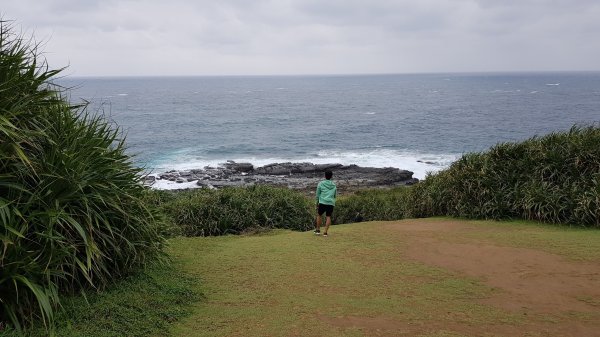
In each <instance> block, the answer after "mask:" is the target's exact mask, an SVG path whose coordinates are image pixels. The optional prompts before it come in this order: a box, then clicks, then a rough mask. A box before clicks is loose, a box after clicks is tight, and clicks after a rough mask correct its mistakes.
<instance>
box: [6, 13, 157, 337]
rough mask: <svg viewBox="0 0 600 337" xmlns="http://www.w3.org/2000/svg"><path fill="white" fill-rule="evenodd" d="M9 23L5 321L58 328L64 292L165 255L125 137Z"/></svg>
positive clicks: (18, 325) (107, 279)
mask: <svg viewBox="0 0 600 337" xmlns="http://www.w3.org/2000/svg"><path fill="white" fill-rule="evenodd" d="M40 59H41V57H40V55H39V54H38V51H37V49H36V46H35V45H32V43H31V41H29V40H24V39H23V38H22V37H21V36H19V35H16V34H14V33H13V32H12V29H11V27H10V25H9V24H7V23H6V22H0V239H1V241H2V244H1V248H0V309H1V310H0V322H4V323H6V322H10V323H11V324H12V325H13V326H14V327H15V328H16V329H20V328H21V327H22V324H23V323H24V322H28V321H32V320H33V319H35V318H41V319H42V320H43V321H44V323H45V324H47V325H48V326H50V325H51V323H52V319H53V316H54V311H55V309H56V308H57V306H58V305H59V300H60V297H61V296H62V295H61V294H63V293H72V292H76V291H79V290H81V289H84V288H88V287H93V288H102V287H104V286H105V285H106V284H108V283H110V282H112V281H113V280H115V279H118V278H119V277H120V276H123V275H125V274H127V273H129V272H130V271H132V270H133V269H136V268H138V267H140V266H142V265H144V264H145V263H146V262H147V261H149V260H152V259H154V258H155V257H158V256H160V255H161V253H160V251H161V246H162V244H163V238H162V237H161V235H160V231H161V229H160V226H161V222H160V221H156V219H155V214H156V212H155V211H153V210H152V209H149V208H147V206H146V204H145V203H143V202H142V199H141V197H142V196H143V194H144V193H145V189H144V187H142V185H141V184H140V173H141V172H140V169H138V168H135V167H134V166H133V165H132V164H131V162H130V158H129V157H128V156H127V155H125V154H124V150H125V147H124V143H123V139H122V137H121V133H120V131H118V130H117V129H114V128H111V125H109V124H108V123H107V122H106V121H105V120H104V119H102V118H101V117H97V116H91V115H89V114H87V113H86V112H85V109H84V107H81V106H73V105H71V104H70V103H69V102H68V100H67V98H66V97H65V96H66V94H67V91H66V90H65V89H62V88H60V87H58V86H56V85H53V84H52V80H53V78H55V77H56V75H57V74H59V72H60V70H49V69H48V66H47V64H46V63H45V62H44V61H40Z"/></svg>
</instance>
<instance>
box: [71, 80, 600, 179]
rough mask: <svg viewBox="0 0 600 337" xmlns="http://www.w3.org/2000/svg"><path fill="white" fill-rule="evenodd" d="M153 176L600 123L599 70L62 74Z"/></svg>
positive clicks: (343, 158)
mask: <svg viewBox="0 0 600 337" xmlns="http://www.w3.org/2000/svg"><path fill="white" fill-rule="evenodd" d="M59 83H60V84H62V85H65V86H67V87H70V88H72V90H71V91H70V95H71V97H70V99H71V100H72V101H73V102H81V101H82V100H85V101H89V102H90V105H89V107H88V109H89V110H90V111H92V112H99V113H103V114H104V115H105V116H106V117H107V118H109V119H110V120H111V121H114V122H115V123H116V124H118V125H119V126H120V127H121V128H122V130H123V131H125V133H126V137H127V144H128V147H129V148H128V151H129V152H130V153H131V154H135V159H134V160H135V161H136V164H138V165H141V166H143V167H145V168H146V169H147V170H148V171H151V172H162V171H166V170H170V169H188V168H201V167H204V166H206V165H217V164H218V163H222V162H224V161H226V160H235V161H239V162H241V161H245V162H252V163H253V164H255V165H264V164H267V163H272V162H284V161H292V162H302V161H309V162H313V163H330V162H339V163H342V164H358V165H361V166H373V167H386V166H393V167H399V168H402V169H408V170H411V171H414V172H415V176H416V177H417V178H423V177H424V176H425V174H426V172H429V171H437V170H439V169H442V168H444V167H447V166H448V165H449V164H450V163H451V162H452V161H453V160H455V159H456V158H457V157H458V156H460V155H461V154H463V153H466V152H474V151H482V150H486V149H488V148H489V147H490V146H493V145H494V144H496V143H498V142H512V141H520V140H524V139H526V138H529V137H532V136H534V135H543V134H547V133H549V132H553V131H563V130H568V129H569V128H570V127H572V126H573V125H574V124H579V125H590V124H594V123H598V122H600V73H598V72H589V73H588V72H573V73H570V72H557V73H498V74H482V73H479V74H410V75H356V76H350V75H348V76H265V77H261V76H252V77H122V78H102V77H99V78H83V77H67V78H63V79H60V80H59Z"/></svg>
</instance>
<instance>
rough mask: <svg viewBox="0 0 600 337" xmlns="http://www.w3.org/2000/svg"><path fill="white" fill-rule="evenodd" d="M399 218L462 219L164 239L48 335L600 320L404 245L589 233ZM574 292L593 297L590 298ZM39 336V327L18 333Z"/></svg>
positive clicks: (407, 330)
mask: <svg viewBox="0 0 600 337" xmlns="http://www.w3.org/2000/svg"><path fill="white" fill-rule="evenodd" d="M409 221H410V222H411V223H416V224H419V223H423V224H426V223H431V222H438V221H459V222H463V223H465V224H466V226H467V227H466V229H464V228H463V230H457V231H434V230H427V231H419V232H415V233H411V232H407V231H400V230H389V229H386V228H387V227H386V226H388V225H389V224H391V223H390V222H364V223H356V224H348V225H340V226H334V227H332V228H331V229H330V231H331V236H330V237H328V238H324V237H316V236H314V235H312V233H310V232H297V231H289V230H282V229H276V230H272V231H268V232H263V233H260V234H255V235H225V236H218V237H193V238H186V237H178V238H174V239H171V240H169V245H168V249H167V251H168V254H169V255H170V258H171V259H172V261H173V264H172V265H171V266H170V267H157V266H154V267H152V268H151V269H149V270H148V271H146V272H144V273H141V274H139V275H137V276H131V277H129V278H127V279H125V280H124V281H120V282H119V283H117V284H116V285H115V286H113V287H110V288H109V289H108V290H107V291H106V292H104V293H102V294H92V295H88V299H89V303H90V304H89V306H88V305H87V304H86V303H85V301H84V300H83V299H82V298H81V297H75V298H68V299H66V300H64V301H63V303H64V305H65V309H66V310H65V312H62V313H60V314H59V316H58V317H57V318H56V321H57V324H58V327H57V330H56V335H57V336H69V337H71V336H73V337H74V336H102V337H108V336H169V335H170V336H352V337H359V336H397V335H402V333H404V335H407V336H429V337H433V336H439V337H446V336H447V337H451V336H452V337H454V336H472V335H474V334H475V335H482V336H497V335H498V332H494V331H491V330H490V328H489V327H490V326H501V327H504V328H506V327H509V328H511V329H513V330H512V331H520V329H521V327H529V329H531V326H528V324H531V323H532V322H533V323H534V324H542V325H544V324H545V325H548V324H551V325H560V324H563V323H564V322H571V321H577V322H582V324H592V323H590V322H594V321H596V320H597V319H598V318H600V316H599V315H598V314H593V313H588V312H571V311H569V312H562V313H554V314H544V313H536V312H529V315H528V316H525V315H524V312H520V311H515V312H509V311H504V310H502V309H499V308H496V307H493V306H491V305H486V304H484V303H485V302H483V301H482V300H485V299H488V298H490V297H493V296H494V295H495V294H496V293H497V292H498V291H502V290H498V289H494V288H491V287H490V286H488V285H486V284H485V283H483V280H480V279H477V278H474V277H469V276H465V275H464V274H461V273H459V272H454V271H450V270H446V269H443V268H438V267H433V266H428V265H425V264H422V263H419V262H415V261H414V260H412V259H410V258H409V257H408V256H407V254H406V252H407V248H408V247H409V246H410V245H413V244H414V242H415V241H414V240H415V237H414V236H415V235H418V236H419V237H421V238H422V237H428V238H432V239H435V240H436V241H440V242H450V243H464V242H467V243H481V244H484V245H487V244H493V245H498V246H509V247H527V248H532V249H536V250H542V251H547V252H550V253H554V254H559V255H561V256H564V257H567V258H569V259H573V260H574V262H573V263H578V261H575V260H584V261H587V262H594V261H596V262H597V261H600V254H599V253H598V252H600V231H597V230H596V231H594V230H585V229H578V228H569V227H557V226H553V225H547V224H539V223H534V222H527V221H511V222H496V221H468V220H456V219H450V218H431V219H419V220H409ZM577 299H578V300H580V301H581V302H584V303H587V304H589V305H591V306H598V305H599V302H598V300H597V299H596V298H594V297H590V296H580V297H578V298H577ZM483 331H488V332H487V334H485V333H483ZM524 331H525V330H524ZM529 331H531V330H529ZM494 333H496V334H494ZM44 335H45V330H44V329H41V328H40V329H38V330H34V331H31V332H30V333H29V334H28V336H31V337H33V336H44ZM500 335H502V333H500ZM525 335H527V334H525ZM0 336H2V337H14V336H16V334H10V333H5V334H4V335H2V334H1V333H0ZM531 336H538V334H533V335H531ZM539 336H541V335H539Z"/></svg>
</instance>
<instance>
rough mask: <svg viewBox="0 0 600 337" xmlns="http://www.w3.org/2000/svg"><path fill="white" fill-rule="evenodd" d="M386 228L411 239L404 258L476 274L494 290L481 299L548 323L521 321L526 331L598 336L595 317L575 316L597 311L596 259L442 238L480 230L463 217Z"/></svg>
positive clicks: (599, 273) (599, 270)
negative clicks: (488, 296)
mask: <svg viewBox="0 0 600 337" xmlns="http://www.w3.org/2000/svg"><path fill="white" fill-rule="evenodd" d="M387 227H388V229H389V230H395V231H403V232H406V234H407V235H409V236H410V237H411V238H412V239H411V240H410V245H409V249H408V251H407V256H408V257H409V258H411V259H413V260H416V261H419V262H423V263H426V264H428V265H433V266H438V267H442V268H445V269H450V270H453V271H457V272H460V273H464V274H466V275H469V276H472V277H476V278H478V279H480V280H482V281H483V282H485V283H486V284H487V285H489V286H491V287H493V288H494V289H497V290H498V291H496V292H494V295H493V296H492V297H491V298H486V299H484V300H482V301H481V302H482V303H485V304H489V305H492V306H495V307H498V308H502V309H506V310H510V311H514V312H521V313H523V315H529V316H546V317H548V318H549V322H548V324H539V323H535V324H533V323H531V324H526V325H525V326H524V328H525V329H526V330H527V331H530V332H531V333H541V335H547V334H552V335H564V336H600V325H598V324H597V322H585V319H583V320H581V318H585V317H586V316H587V315H588V314H589V315H597V314H598V312H599V311H600V263H590V262H576V261H573V260H570V259H567V258H565V257H562V256H559V255H556V254H551V253H547V252H544V251H540V250H537V249H528V248H515V247H509V246H500V245H494V244H490V243H487V242H480V243H457V242H447V241H445V240H444V237H447V235H444V233H453V235H457V234H458V236H459V235H460V232H471V231H474V230H481V228H480V227H479V228H477V227H476V226H473V225H472V224H468V223H465V222H459V221H434V222H429V223H423V222H422V221H419V222H412V223H411V222H402V223H399V224H390V225H387ZM432 233H435V234H434V235H432ZM569 316H572V318H573V319H572V320H571V321H568V322H561V323H556V322H552V318H553V317H554V318H564V317H569Z"/></svg>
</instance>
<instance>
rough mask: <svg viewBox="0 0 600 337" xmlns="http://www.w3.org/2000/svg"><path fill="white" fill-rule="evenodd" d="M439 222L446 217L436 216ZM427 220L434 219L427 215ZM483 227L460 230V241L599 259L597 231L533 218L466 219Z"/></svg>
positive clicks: (581, 259)
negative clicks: (482, 242)
mask: <svg viewBox="0 0 600 337" xmlns="http://www.w3.org/2000/svg"><path fill="white" fill-rule="evenodd" d="M438 219H439V220H440V221H442V220H447V218H438ZM429 221H434V218H430V219H429ZM468 223H469V224H473V225H477V226H480V227H481V228H482V229H485V230H476V231H471V232H467V233H462V234H461V235H460V236H456V237H454V240H459V241H471V242H472V241H474V240H479V241H480V240H485V241H489V242H492V243H495V244H499V245H509V246H512V247H517V248H533V249H538V250H542V251H545V252H548V253H552V254H557V255H561V256H564V257H566V258H568V259H571V260H577V261H598V260H600V231H598V229H593V228H582V227H569V226H555V225H549V224H545V223H540V222H536V221H527V220H518V221H468Z"/></svg>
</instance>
